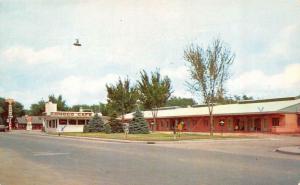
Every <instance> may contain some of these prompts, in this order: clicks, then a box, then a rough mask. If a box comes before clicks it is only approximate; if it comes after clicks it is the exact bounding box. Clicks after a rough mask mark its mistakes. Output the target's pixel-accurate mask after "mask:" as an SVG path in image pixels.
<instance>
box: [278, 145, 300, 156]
mask: <svg viewBox="0 0 300 185" xmlns="http://www.w3.org/2000/svg"><path fill="white" fill-rule="evenodd" d="M290 148H299V146H295V147H290ZM275 152H278V153H283V154H290V155H300V148H299V149H298V151H296V152H294V151H291V150H288V149H286V147H282V148H277V149H275Z"/></svg>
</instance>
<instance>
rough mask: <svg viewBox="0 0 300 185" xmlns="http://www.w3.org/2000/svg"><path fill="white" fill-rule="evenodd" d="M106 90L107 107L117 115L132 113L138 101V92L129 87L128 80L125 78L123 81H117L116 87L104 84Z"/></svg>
mask: <svg viewBox="0 0 300 185" xmlns="http://www.w3.org/2000/svg"><path fill="white" fill-rule="evenodd" d="M106 89H107V105H106V106H107V107H106V108H109V109H110V110H113V111H115V112H116V113H117V114H118V115H122V118H123V115H124V114H126V113H129V112H132V111H133V110H134V108H135V103H136V101H137V99H138V91H137V89H136V88H135V87H133V86H131V85H130V80H129V79H128V78H127V79H125V80H124V81H122V80H121V79H119V81H118V82H117V83H116V85H113V84H110V85H107V84H106Z"/></svg>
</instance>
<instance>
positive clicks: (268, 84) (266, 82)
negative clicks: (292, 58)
mask: <svg viewBox="0 0 300 185" xmlns="http://www.w3.org/2000/svg"><path fill="white" fill-rule="evenodd" d="M299 71H300V64H290V65H288V66H286V67H285V68H284V69H283V70H282V71H281V72H280V73H277V74H273V75H267V74H266V73H264V72H263V71H261V70H253V71H249V72H245V73H243V74H242V75H240V76H237V77H235V78H233V79H231V80H229V82H228V92H229V93H230V94H239V95H240V94H247V95H251V96H254V97H257V96H263V97H272V96H273V97H274V96H287V95H290V96H294V95H299V93H300V73H299ZM297 93H298V94H297Z"/></svg>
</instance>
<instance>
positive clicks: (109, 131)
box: [104, 123, 111, 134]
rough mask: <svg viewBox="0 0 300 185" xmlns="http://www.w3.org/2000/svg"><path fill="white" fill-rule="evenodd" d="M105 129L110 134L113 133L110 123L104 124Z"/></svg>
mask: <svg viewBox="0 0 300 185" xmlns="http://www.w3.org/2000/svg"><path fill="white" fill-rule="evenodd" d="M104 131H105V133H106V134H110V133H111V126H110V125H109V124H108V123H106V124H105V125H104Z"/></svg>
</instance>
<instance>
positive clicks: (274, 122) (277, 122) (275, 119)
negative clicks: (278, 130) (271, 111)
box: [272, 118, 279, 127]
mask: <svg viewBox="0 0 300 185" xmlns="http://www.w3.org/2000/svg"><path fill="white" fill-rule="evenodd" d="M272 126H273V127H277V126H279V118H272Z"/></svg>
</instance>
